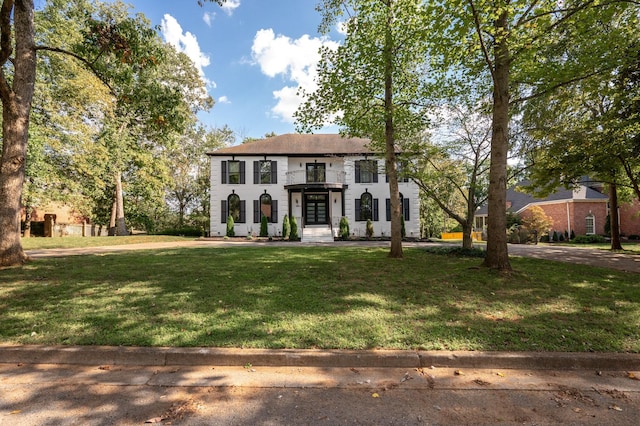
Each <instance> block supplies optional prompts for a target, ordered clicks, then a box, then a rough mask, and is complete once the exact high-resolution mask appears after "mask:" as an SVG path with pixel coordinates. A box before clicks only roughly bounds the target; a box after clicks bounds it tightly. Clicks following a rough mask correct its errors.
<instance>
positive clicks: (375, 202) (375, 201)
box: [373, 198, 380, 222]
mask: <svg viewBox="0 0 640 426" xmlns="http://www.w3.org/2000/svg"><path fill="white" fill-rule="evenodd" d="M379 216H380V214H379V212H378V199H377V198H374V199H373V221H374V222H377V221H378V220H379V219H380V217H379Z"/></svg>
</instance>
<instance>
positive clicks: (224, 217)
mask: <svg viewBox="0 0 640 426" xmlns="http://www.w3.org/2000/svg"><path fill="white" fill-rule="evenodd" d="M221 201H222V205H221V206H220V216H221V218H222V220H221V221H220V223H227V216H228V215H229V213H227V200H221Z"/></svg>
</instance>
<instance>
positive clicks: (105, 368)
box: [98, 365, 111, 370]
mask: <svg viewBox="0 0 640 426" xmlns="http://www.w3.org/2000/svg"><path fill="white" fill-rule="evenodd" d="M98 370H111V367H110V366H108V365H101V366H100V367H98Z"/></svg>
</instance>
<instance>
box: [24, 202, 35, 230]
mask: <svg viewBox="0 0 640 426" xmlns="http://www.w3.org/2000/svg"><path fill="white" fill-rule="evenodd" d="M32 217H33V207H31V206H29V205H27V206H24V232H23V233H22V238H29V237H31V218H32Z"/></svg>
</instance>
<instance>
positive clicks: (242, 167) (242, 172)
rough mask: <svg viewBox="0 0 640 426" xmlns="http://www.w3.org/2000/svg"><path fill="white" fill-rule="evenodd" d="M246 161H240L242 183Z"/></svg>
mask: <svg viewBox="0 0 640 426" xmlns="http://www.w3.org/2000/svg"><path fill="white" fill-rule="evenodd" d="M245 167H246V166H245V161H241V162H240V183H241V184H243V185H244V183H245V180H244V173H245Z"/></svg>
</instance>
